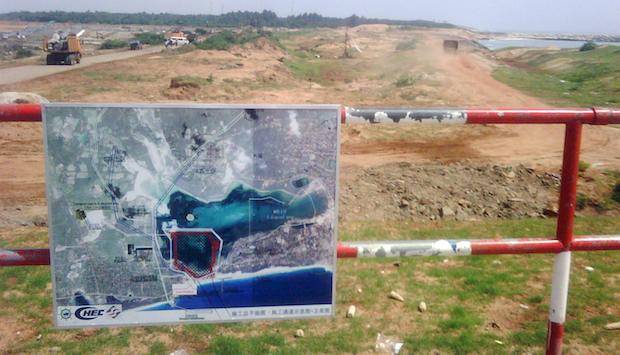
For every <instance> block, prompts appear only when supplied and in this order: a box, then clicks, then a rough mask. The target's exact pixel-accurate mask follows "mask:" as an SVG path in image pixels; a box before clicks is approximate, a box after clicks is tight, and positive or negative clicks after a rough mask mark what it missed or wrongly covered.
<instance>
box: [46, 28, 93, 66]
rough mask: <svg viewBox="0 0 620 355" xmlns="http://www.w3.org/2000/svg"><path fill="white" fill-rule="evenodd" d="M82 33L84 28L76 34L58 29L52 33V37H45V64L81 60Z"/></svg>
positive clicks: (68, 63)
mask: <svg viewBox="0 0 620 355" xmlns="http://www.w3.org/2000/svg"><path fill="white" fill-rule="evenodd" d="M83 34H84V30H81V31H80V32H78V33H77V34H74V33H69V34H66V33H64V32H63V31H58V32H56V33H54V35H52V38H50V39H48V38H45V39H44V41H43V50H44V51H45V52H47V58H46V63H47V65H55V64H56V65H57V64H64V65H73V64H77V63H79V62H80V61H81V60H82V51H83V48H82V46H83V43H82V40H81V39H80V37H81V36H82V35H83Z"/></svg>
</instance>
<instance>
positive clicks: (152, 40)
mask: <svg viewBox="0 0 620 355" xmlns="http://www.w3.org/2000/svg"><path fill="white" fill-rule="evenodd" d="M133 38H134V39H135V40H137V41H140V42H142V43H143V44H163V43H164V42H165V41H166V37H165V36H164V35H163V34H162V33H155V32H142V33H135V34H134V35H133Z"/></svg>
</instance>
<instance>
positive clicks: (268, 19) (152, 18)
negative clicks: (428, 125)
mask: <svg viewBox="0 0 620 355" xmlns="http://www.w3.org/2000/svg"><path fill="white" fill-rule="evenodd" d="M0 20H9V21H10V20H13V21H31V22H50V21H55V22H74V23H103V24H110V25H176V26H197V27H205V26H209V27H239V26H251V27H257V28H260V27H288V28H310V27H340V26H358V25H364V24H385V25H400V26H419V27H443V28H453V27H455V26H454V25H452V24H449V23H443V22H433V21H426V20H389V19H376V18H367V17H361V16H356V15H351V16H349V17H345V18H338V17H326V16H322V15H319V14H316V13H304V14H300V15H293V16H287V17H279V16H278V15H277V14H276V13H275V12H273V11H268V10H264V11H262V12H255V11H235V12H228V13H225V14H221V15H178V14H170V13H159V14H155V13H146V12H140V13H113V12H104V11H86V12H68V11H15V12H8V13H4V14H0Z"/></svg>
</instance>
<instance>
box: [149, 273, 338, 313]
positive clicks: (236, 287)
mask: <svg viewBox="0 0 620 355" xmlns="http://www.w3.org/2000/svg"><path fill="white" fill-rule="evenodd" d="M332 281H333V273H332V272H331V271H329V270H326V269H325V268H322V267H315V268H308V269H302V270H296V271H291V272H281V273H275V274H267V275H260V276H255V277H249V278H244V279H234V280H217V281H210V282H207V283H204V284H201V285H200V287H199V288H198V295H196V296H179V297H176V298H175V304H176V307H175V306H171V305H169V304H167V303H164V304H160V305H157V306H153V307H149V308H148V309H146V310H149V311H151V310H171V309H178V308H184V309H206V308H226V307H231V308H232V307H266V306H292V305H313V304H314V305H316V304H331V303H332V286H333V282H332Z"/></svg>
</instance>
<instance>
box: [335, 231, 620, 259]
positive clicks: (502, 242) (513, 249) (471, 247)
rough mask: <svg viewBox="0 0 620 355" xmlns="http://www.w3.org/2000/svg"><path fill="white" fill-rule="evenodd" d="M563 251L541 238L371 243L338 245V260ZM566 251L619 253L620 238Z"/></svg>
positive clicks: (595, 239)
mask: <svg viewBox="0 0 620 355" xmlns="http://www.w3.org/2000/svg"><path fill="white" fill-rule="evenodd" d="M564 250H565V248H564V246H563V244H562V243H561V242H560V241H559V240H557V239H544V238H524V239H479V240H449V239H439V240H408V241H404V240H403V241H372V242H346V243H341V244H339V245H338V258H363V257H372V258H380V257H413V256H463V255H501V254H556V253H559V252H562V251H564ZM569 250H571V251H603V250H620V235H597V236H579V237H575V241H574V242H573V243H572V244H571V245H570V246H569Z"/></svg>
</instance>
